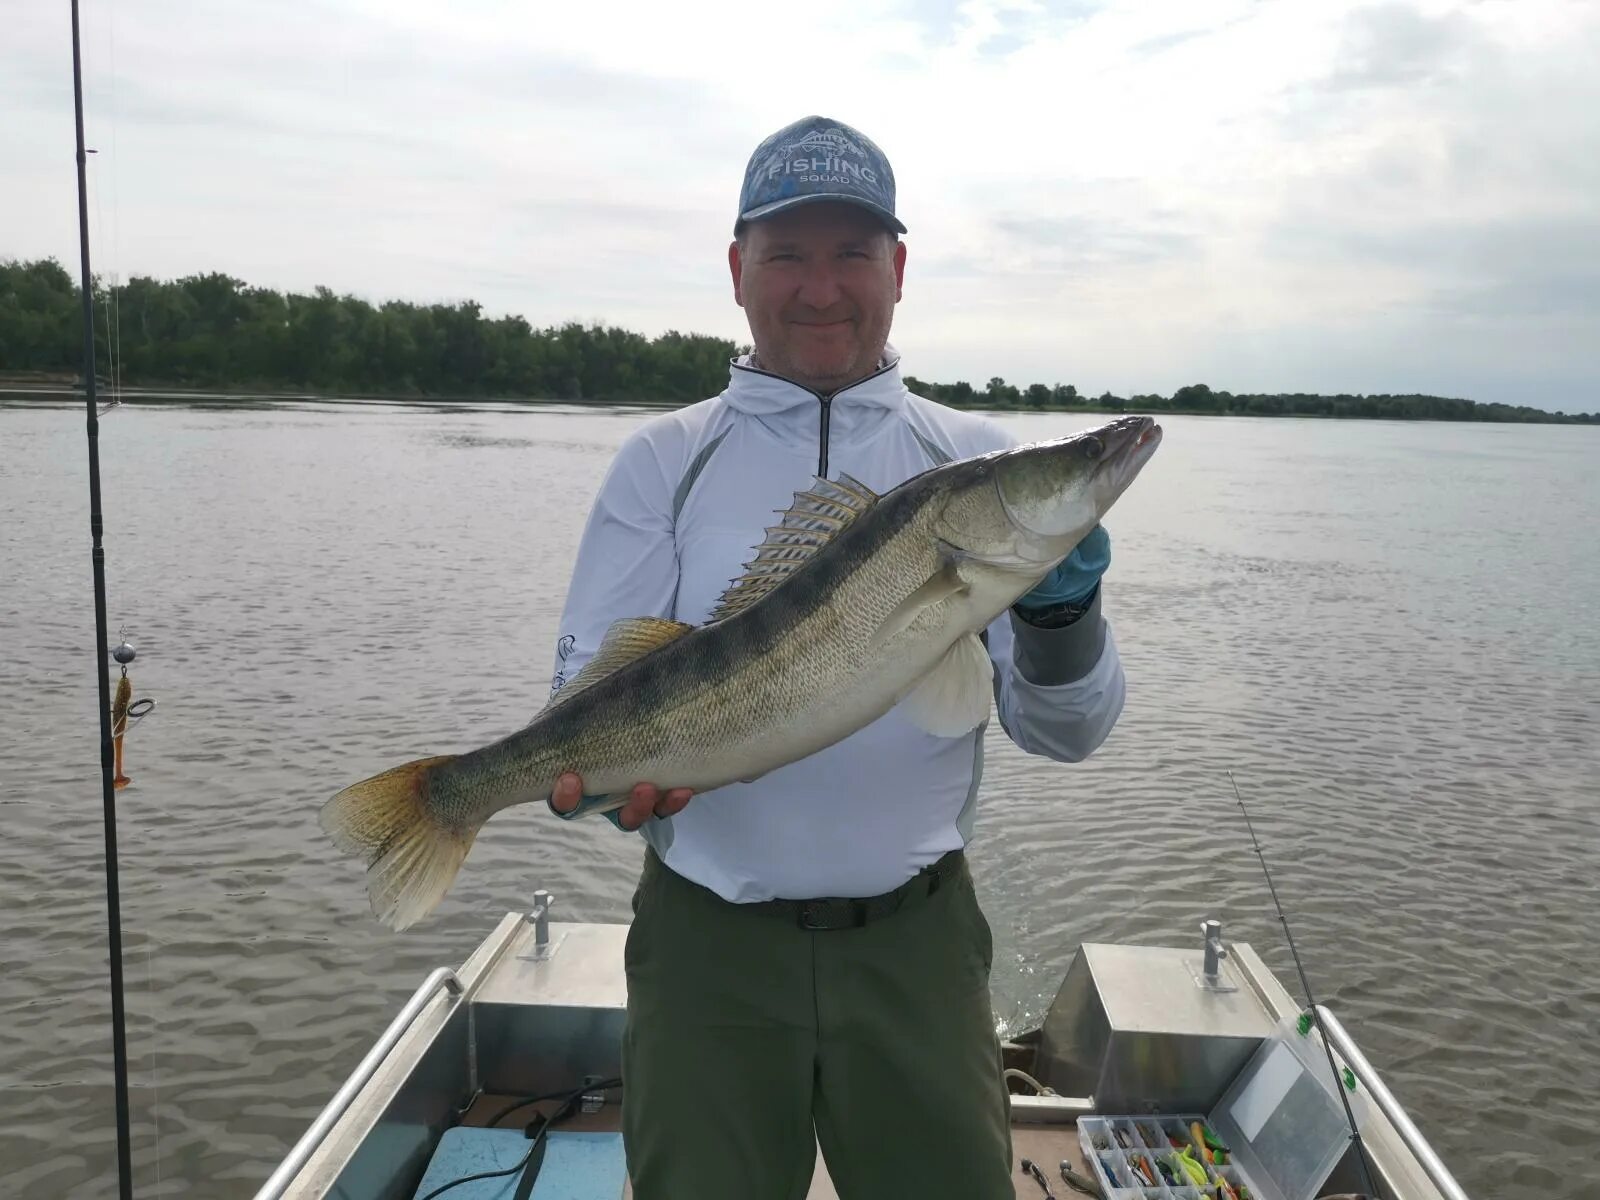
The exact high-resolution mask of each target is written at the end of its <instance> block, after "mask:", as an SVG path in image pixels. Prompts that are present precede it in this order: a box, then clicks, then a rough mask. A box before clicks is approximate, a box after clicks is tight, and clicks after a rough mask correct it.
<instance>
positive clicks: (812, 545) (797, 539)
mask: <svg viewBox="0 0 1600 1200" xmlns="http://www.w3.org/2000/svg"><path fill="white" fill-rule="evenodd" d="M877 502H878V494H877V493H876V492H874V491H873V490H872V489H871V488H869V487H867V486H866V484H864V483H861V482H860V481H859V480H856V479H852V478H851V477H850V476H849V475H840V476H839V478H838V480H837V481H834V480H828V479H823V478H822V477H821V476H818V477H816V478H815V479H813V480H812V484H811V487H810V488H809V489H808V490H806V491H803V492H796V493H795V494H794V503H793V504H791V505H790V506H789V507H788V508H786V509H784V510H782V515H783V520H782V522H780V523H779V524H777V525H772V526H769V527H768V528H767V530H766V535H767V536H766V540H765V541H763V542H761V543H760V544H759V545H758V546H756V548H755V550H756V556H755V558H753V559H751V560H750V561H749V562H747V563H745V564H744V566H745V573H744V574H743V575H741V576H740V577H739V578H738V579H735V580H734V581H733V582H732V584H730V585H729V587H728V590H727V591H725V592H723V593H722V595H721V596H720V597H718V599H717V604H716V607H715V608H714V609H713V610H712V612H711V615H710V616H709V617H707V618H706V620H707V622H708V623H713V622H716V621H726V620H727V619H728V618H729V617H732V616H735V615H736V614H738V613H741V612H743V611H744V610H745V609H747V608H749V607H750V606H751V605H753V604H755V603H756V602H757V601H759V600H761V599H763V598H764V597H766V596H768V595H770V594H771V593H772V592H773V591H775V590H776V589H777V588H778V587H779V586H781V585H782V584H783V582H784V581H785V580H787V579H788V578H789V577H790V576H792V575H793V574H794V573H795V572H796V571H798V570H800V568H801V567H803V566H805V565H806V564H807V563H808V562H810V561H811V560H812V559H813V558H815V557H816V555H817V553H818V552H819V551H821V550H822V549H823V548H824V547H826V546H827V545H828V543H829V542H831V541H832V540H833V539H834V538H835V537H836V536H837V535H838V534H839V533H840V532H841V531H843V530H844V529H846V528H847V527H848V526H849V525H850V523H851V522H852V521H854V520H856V519H857V518H858V517H860V516H861V514H863V513H865V512H866V511H868V510H869V509H870V508H871V507H872V506H873V505H874V504H876V503H877Z"/></svg>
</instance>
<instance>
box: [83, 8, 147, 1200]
mask: <svg viewBox="0 0 1600 1200" xmlns="http://www.w3.org/2000/svg"><path fill="white" fill-rule="evenodd" d="M72 104H73V115H74V119H75V122H76V125H77V134H78V251H79V257H80V259H81V267H82V281H81V289H82V292H83V386H84V399H85V408H86V409H87V411H88V417H89V533H90V537H91V538H92V539H93V550H92V552H91V555H90V557H91V559H92V561H93V564H94V629H95V649H96V667H97V670H98V672H99V685H100V777H101V790H102V794H103V796H102V807H103V808H104V811H105V828H106V927H107V934H108V940H109V943H110V946H109V950H110V960H111V1048H112V1054H113V1058H114V1062H115V1070H116V1103H117V1186H118V1195H119V1196H120V1197H121V1200H133V1153H132V1136H131V1134H130V1132H129V1122H128V1028H127V1014H126V1012H125V1011H124V1009H123V999H122V904H121V899H120V887H119V885H118V882H117V801H116V795H117V789H116V780H115V766H116V753H115V750H114V748H113V744H112V733H111V671H110V668H109V667H108V666H107V664H106V659H107V657H108V656H109V651H108V650H107V646H106V643H107V641H108V638H107V636H106V553H105V550H104V549H103V548H102V546H101V536H102V534H103V533H104V531H105V522H104V520H103V519H102V517H101V513H100V415H99V412H98V409H97V407H96V405H95V390H94V383H95V377H94V368H95V361H94V291H93V283H94V280H93V277H92V276H91V275H90V272H89V181H88V166H87V164H88V152H87V151H86V150H85V149H84V144H83V55H82V51H81V49H80V47H79V39H78V0H72Z"/></svg>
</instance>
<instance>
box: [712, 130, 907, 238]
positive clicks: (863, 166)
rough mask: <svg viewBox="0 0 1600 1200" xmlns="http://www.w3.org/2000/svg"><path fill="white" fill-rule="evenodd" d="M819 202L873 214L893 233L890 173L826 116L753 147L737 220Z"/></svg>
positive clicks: (867, 142) (859, 139)
mask: <svg viewBox="0 0 1600 1200" xmlns="http://www.w3.org/2000/svg"><path fill="white" fill-rule="evenodd" d="M819 200H841V201H844V202H845V203H847V204H855V205H858V206H859V207H861V208H864V209H866V210H867V211H868V212H870V213H872V214H873V215H874V216H876V217H877V218H878V219H879V220H880V221H882V222H883V223H884V224H885V225H887V226H888V227H889V228H890V229H892V230H894V231H895V232H896V233H904V232H905V231H906V227H905V226H904V225H902V224H901V223H900V218H898V217H896V216H895V215H894V171H893V170H891V169H890V167H889V160H888V159H887V158H886V157H884V153H883V151H882V150H880V149H878V147H877V144H876V143H874V142H873V140H872V139H871V138H869V137H867V136H866V135H865V134H864V133H861V132H860V131H859V130H855V129H852V128H851V127H850V126H848V125H846V124H845V123H844V122H843V121H836V120H834V119H833V118H831V117H819V116H809V117H802V118H801V119H800V120H798V121H796V122H794V124H792V125H785V126H784V127H783V128H782V129H780V130H778V132H777V133H774V134H773V135H772V136H771V137H769V138H767V139H766V140H765V141H763V142H762V143H761V144H760V145H759V146H757V147H756V149H755V153H754V154H752V155H751V156H750V162H749V163H748V164H747V165H746V166H745V169H744V187H743V189H742V190H741V191H740V192H739V220H740V221H759V220H761V219H762V218H763V217H770V216H772V215H773V214H774V213H780V212H783V211H784V210H785V209H789V208H794V207H796V206H798V205H801V204H813V203H815V202H817V201H819Z"/></svg>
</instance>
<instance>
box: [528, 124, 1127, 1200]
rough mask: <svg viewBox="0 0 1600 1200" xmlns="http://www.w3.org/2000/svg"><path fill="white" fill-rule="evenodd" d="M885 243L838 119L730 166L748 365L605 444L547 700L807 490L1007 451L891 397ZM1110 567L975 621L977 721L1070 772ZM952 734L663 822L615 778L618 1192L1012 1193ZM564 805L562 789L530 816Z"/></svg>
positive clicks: (912, 738) (567, 788)
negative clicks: (621, 898) (621, 625)
mask: <svg viewBox="0 0 1600 1200" xmlns="http://www.w3.org/2000/svg"><path fill="white" fill-rule="evenodd" d="M904 232H905V226H904V225H903V224H901V222H900V220H899V219H898V217H897V216H896V215H895V185H894V176H893V174H892V172H891V171H890V168H889V163H888V161H887V160H886V159H885V157H884V155H883V153H882V151H881V150H879V149H878V147H877V146H876V145H874V144H873V143H872V142H871V141H870V140H868V139H867V138H866V137H864V136H863V135H862V134H860V133H858V132H857V131H856V130H854V129H852V128H850V127H849V126H847V125H844V124H842V123H841V122H838V121H834V120H829V119H825V118H822V117H816V116H813V117H807V118H805V119H804V120H801V121H798V122H796V123H794V124H793V125H790V126H788V127H786V128H784V129H782V130H780V131H779V132H777V133H775V134H773V135H772V136H771V137H769V138H768V139H767V140H766V141H764V142H762V144H761V145H760V146H759V147H758V148H757V149H756V151H755V153H754V154H753V155H752V156H751V158H750V162H749V165H748V167H747V169H746V172H745V180H744V188H743V192H742V194H741V197H740V204H739V217H738V220H737V223H736V225H735V228H734V241H733V243H732V244H731V245H730V246H729V248H728V265H729V268H730V270H731V272H732V277H733V292H734V299H735V301H736V302H737V303H739V304H740V305H741V306H742V307H743V308H744V310H745V313H746V316H747V318H748V320H749V324H750V332H751V335H752V339H753V341H754V345H755V350H754V353H753V354H751V355H749V356H747V357H745V358H742V359H740V360H739V361H737V362H735V363H733V364H732V366H731V368H730V372H729V375H730V378H729V383H728V387H727V389H726V390H725V391H724V392H723V393H722V394H721V395H719V396H716V397H714V398H712V399H710V400H706V401H704V402H702V403H700V404H695V405H692V406H690V407H688V408H685V409H681V410H679V411H677V412H673V413H669V414H666V415H664V416H660V417H657V418H655V419H653V420H651V421H648V422H647V423H645V424H644V425H643V426H642V427H641V428H639V429H638V430H637V431H635V432H634V433H633V434H632V435H631V436H629V437H628V438H627V439H626V441H625V442H624V443H623V445H622V447H621V448H620V449H619V450H618V452H617V456H616V459H615V461H614V462H613V464H612V466H611V469H610V471H609V473H608V474H607V476H606V479H605V481H604V483H603V484H602V486H601V489H600V492H599V495H598V496H597V497H596V499H595V503H594V508H593V511H592V512H591V514H590V517H589V521H588V525H587V527H586V529H585V531H584V535H583V541H582V544H581V546H580V548H579V552H578V560H577V565H576V569H575V572H574V576H573V581H572V586H571V591H570V593H569V595H568V598H567V604H566V610H565V612H564V614H563V616H562V623H561V634H562V640H561V648H560V650H559V652H558V656H559V658H560V662H559V664H558V670H557V676H556V686H557V687H559V686H561V684H562V683H563V682H564V681H565V680H566V679H570V678H571V677H572V676H573V675H574V674H576V673H577V671H578V670H580V669H581V668H582V666H583V665H584V663H585V662H586V661H588V659H589V658H591V657H592V656H593V654H594V652H595V649H596V647H597V646H598V645H599V643H600V640H601V638H602V636H603V635H604V633H605V631H606V629H607V627H608V626H609V625H610V624H611V623H612V622H613V621H614V620H616V619H618V618H621V617H634V616H644V615H649V616H658V617H670V618H673V619H676V620H680V621H687V622H691V623H701V622H703V621H704V620H705V618H706V616H707V614H708V613H709V612H710V611H711V610H712V608H713V607H714V606H715V604H716V601H717V598H718V596H719V595H720V594H721V592H722V591H723V590H724V589H725V588H726V587H727V586H728V584H729V582H730V581H731V580H732V579H734V578H736V577H737V576H738V575H739V574H741V564H742V563H744V562H745V561H747V560H748V559H749V558H751V557H752V556H753V548H754V547H755V546H756V545H757V544H758V543H759V542H761V541H762V540H763V537H764V535H763V532H762V531H763V529H764V527H765V526H767V525H769V524H773V523H775V522H776V517H775V516H774V515H773V514H774V510H781V509H783V508H786V507H787V506H788V505H789V503H790V500H791V497H792V495H793V493H794V492H796V491H800V490H803V489H805V488H806V487H807V486H808V485H809V484H810V482H811V479H812V476H813V475H822V476H825V477H837V476H838V475H839V474H840V473H841V472H844V473H848V474H850V475H853V476H855V478H857V479H859V480H860V481H861V482H863V483H865V484H867V485H868V486H869V487H871V488H873V489H875V490H877V491H879V492H880V493H881V492H885V491H888V490H889V489H890V488H892V487H894V486H895V485H896V484H898V483H900V482H902V481H903V480H905V479H907V478H909V477H910V476H912V475H914V474H916V473H918V472H920V471H922V470H925V469H927V468H928V467H930V466H933V465H935V464H937V463H940V462H945V461H949V460H951V459H955V458H965V457H967V456H970V455H973V454H979V453H983V452H986V451H989V450H993V449H996V448H999V447H1001V446H1007V445H1011V444H1013V439H1011V438H1010V437H1009V436H1008V435H1007V434H1006V432H1005V431H1004V430H1003V429H1002V428H1001V427H1000V426H998V425H997V424H995V423H994V422H992V421H990V420H987V419H985V418H981V417H979V416H976V415H973V414H967V413H961V412H958V411H955V410H953V409H949V408H946V407H944V406H942V405H938V404H935V403H932V402H930V401H928V400H925V399H922V398H920V397H917V396H913V395H911V394H910V393H909V392H908V391H907V390H906V387H905V385H904V383H903V382H902V381H901V376H900V368H899V362H898V355H897V354H896V353H895V352H894V350H893V348H892V347H890V346H889V344H888V335H889V327H890V322H891V319H892V317H893V313H894V306H895V304H896V303H897V302H898V301H899V299H900V296H901V286H902V283H903V280H904V272H905V262H906V247H905V244H904V243H903V242H901V241H900V240H899V236H898V235H899V234H902V233H904ZM1109 558H1110V547H1109V541H1108V540H1107V537H1106V535H1105V532H1104V530H1103V529H1096V530H1095V531H1094V533H1092V534H1091V535H1090V536H1089V537H1087V538H1086V539H1085V540H1084V542H1083V544H1081V545H1080V546H1079V547H1078V548H1077V549H1076V550H1075V551H1074V552H1073V554H1072V555H1071V556H1070V557H1069V558H1068V559H1067V560H1066V562H1064V563H1063V564H1062V565H1061V566H1060V567H1059V568H1057V570H1056V571H1055V572H1054V573H1053V574H1052V575H1051V576H1050V577H1048V578H1046V580H1045V581H1044V582H1043V583H1042V584H1041V585H1040V586H1039V588H1038V589H1036V590H1035V591H1034V592H1031V593H1029V594H1028V595H1027V596H1024V597H1023V598H1022V600H1020V601H1019V602H1018V603H1017V605H1016V606H1015V607H1014V609H1013V610H1012V611H1011V612H1010V613H1008V614H1007V615H1006V616H1004V617H1003V618H1001V619H999V620H997V621H995V622H994V623H993V624H992V625H991V626H990V628H989V629H988V631H987V634H986V642H987V645H988V648H989V652H990V655H991V657H992V658H993V661H994V665H995V698H996V703H997V707H998V711H999V715H1000V721H1001V725H1002V727H1003V728H1004V729H1005V731H1006V732H1007V734H1008V735H1009V736H1010V737H1011V738H1012V740H1013V741H1015V742H1016V743H1017V745H1019V746H1021V747H1022V748H1023V749H1024V750H1027V751H1030V752H1032V753H1035V754H1041V755H1045V756H1047V757H1050V758H1053V759H1057V760H1059V761H1063V762H1073V761H1078V760H1081V759H1082V758H1084V757H1085V756H1086V755H1088V754H1089V753H1090V752H1092V751H1093V750H1094V749H1095V748H1096V747H1097V746H1099V745H1100V743H1101V742H1102V741H1103V740H1104V739H1105V737H1106V735H1107V734H1108V733H1109V732H1110V730H1111V727H1112V726H1113V724H1115V722H1116V719H1117V717H1118V715H1119V713H1120V712H1121V708H1122V701H1123V675H1122V668H1121V664H1120V661H1119V659H1118V657H1117V653H1116V649H1115V646H1114V644H1113V642H1112V639H1111V636H1110V632H1109V630H1108V628H1107V626H1106V623H1105V621H1104V620H1103V619H1102V617H1101V613H1100V596H1099V581H1100V576H1101V574H1102V572H1103V571H1104V570H1105V568H1106V565H1107V563H1108V562H1109ZM983 736H984V729H983V728H979V729H978V730H976V731H973V732H970V733H967V734H964V735H962V736H960V737H951V738H945V737H937V736H935V735H932V734H929V733H926V732H923V731H922V730H920V729H918V728H917V727H916V726H914V725H913V724H911V722H910V721H908V720H906V719H905V718H903V717H902V716H901V715H900V714H899V713H898V712H895V711H891V712H890V713H889V714H887V715H886V716H884V717H883V718H882V719H880V720H878V721H876V722H874V723H873V724H872V725H870V726H868V727H867V728H865V729H862V730H860V731H859V732H857V733H856V734H854V735H852V736H851V737H849V738H846V739H845V740H844V741H842V742H840V743H837V744H836V745H834V746H832V747H829V748H828V749H826V750H823V751H821V752H820V753H817V754H814V755H812V756H810V757H808V758H806V759H803V760H801V761H799V762H796V763H792V764H790V765H789V766H787V767H784V768H782V769H780V770H777V771H773V772H771V773H770V774H768V775H766V776H764V777H763V778H761V779H759V780H757V781H755V782H752V783H744V784H735V785H731V786H728V787H724V788H719V789H717V790H715V791H713V792H709V793H706V794H704V795H701V796H698V797H695V798H693V800H692V802H691V799H690V795H689V793H688V792H687V791H684V790H682V789H672V790H668V791H666V792H663V791H662V790H661V789H660V788H659V787H657V786H656V785H655V781H643V782H641V783H640V785H639V786H638V787H637V788H635V789H634V791H633V793H632V798H631V799H630V801H629V803H628V804H627V805H626V806H625V807H624V808H622V809H620V810H618V811H617V812H615V813H613V814H612V816H613V818H614V820H615V822H616V823H617V824H618V825H620V826H621V827H623V828H624V829H630V830H631V829H639V830H640V831H641V833H642V835H643V838H644V841H645V842H646V846H647V848H646V852H645V868H644V873H643V876H642V878H641V880H640V883H639V887H638V890H637V891H636V893H635V896H634V922H633V925H632V927H631V929H630V931H629V936H628V944H627V951H626V960H627V961H626V968H627V978H628V1024H627V1031H626V1035H625V1039H624V1047H623V1075H624V1079H625V1081H626V1086H625V1094H624V1101H623V1134H624V1141H625V1145H626V1147H627V1155H628V1166H629V1173H630V1175H631V1177H632V1180H633V1187H634V1194H635V1195H636V1196H637V1197H639V1198H640V1200H688V1198H694V1200H722V1198H724V1197H726V1198H729V1200H731V1198H733V1197H741V1198H743V1197H756V1198H759V1200H784V1198H791V1200H799V1198H800V1197H803V1196H804V1195H805V1193H806V1190H807V1187H808V1184H809V1182H810V1180H811V1177H812V1173H813V1169H814V1166H815V1153H816V1147H817V1144H818V1143H820V1145H821V1148H822V1152H823V1156H824V1159H825V1161H826V1164H827V1168H828V1172H829V1175H830V1176H831V1178H832V1180H833V1183H834V1186H835V1187H836V1189H837V1190H838V1193H839V1195H840V1196H841V1197H843V1198H844V1200H853V1198H856V1197H867V1196H879V1195H898V1196H917V1197H919V1200H937V1198H941V1197H951V1198H952V1200H955V1198H959V1200H990V1198H991V1197H992V1198H995V1200H999V1198H1001V1197H1011V1196H1012V1195H1013V1189H1012V1185H1011V1177H1010V1172H1011V1146H1010V1133H1009V1124H1008V1111H1007V1101H1006V1094H1005V1087H1004V1084H1003V1081H1002V1078H1001V1073H1000V1064H999V1054H998V1046H997V1042H996V1036H995V1030H994V1018H993V1013H992V1009H991V1005H990V997H989V969H990V960H991V942H990V932H989V927H988V925H987V923H986V922H985V920H984V917H983V914H982V912H981V911H980V910H979V908H978V904H977V901H976V898H975V896H974V894H973V889H972V881H971V877H970V875H969V874H968V871H967V866H966V863H965V860H964V858H963V853H962V852H963V847H964V846H965V844H966V842H967V840H968V838H969V837H970V835H971V832H972V824H973V817H974V807H975V799H976V793H977V788H978V782H979V778H980V776H981V773H982V761H983ZM660 782H662V783H666V784H670V783H671V781H670V780H663V781H660ZM582 803H583V801H582V781H581V780H579V779H578V778H577V777H576V776H572V775H568V776H565V777H564V778H563V779H562V780H561V782H560V783H559V784H558V785H557V789H556V792H555V794H554V795H553V796H552V797H551V807H552V808H553V809H554V810H555V811H557V812H558V813H561V814H562V815H567V816H570V815H571V814H573V813H574V812H576V811H577V810H579V808H580V806H581V805H582Z"/></svg>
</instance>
